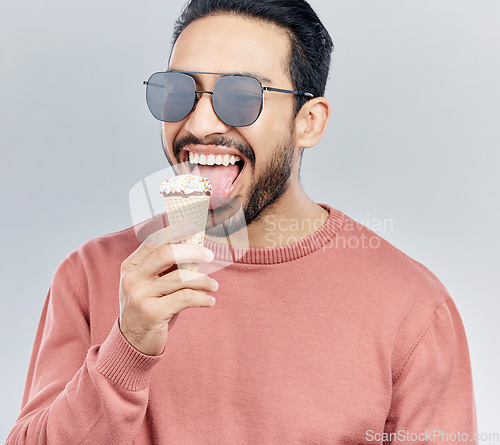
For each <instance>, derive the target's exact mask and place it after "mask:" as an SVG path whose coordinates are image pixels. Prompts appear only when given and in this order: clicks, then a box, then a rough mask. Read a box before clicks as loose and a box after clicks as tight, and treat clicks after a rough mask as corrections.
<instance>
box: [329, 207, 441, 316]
mask: <svg viewBox="0 0 500 445" xmlns="http://www.w3.org/2000/svg"><path fill="white" fill-rule="evenodd" d="M335 238H336V239H335V241H334V243H333V244H332V246H331V247H332V249H333V250H334V251H335V252H334V255H335V257H336V259H337V263H338V264H339V267H341V268H346V272H350V273H351V274H353V275H355V276H356V279H357V280H359V282H360V283H362V284H365V285H367V286H369V287H370V288H371V291H370V292H371V293H374V294H376V296H377V299H378V301H379V303H380V304H382V305H388V306H391V307H393V306H399V307H405V308H409V307H410V306H415V305H417V306H419V307H423V308H424V307H425V308H426V310H428V311H433V310H434V309H435V308H436V307H437V306H439V305H440V304H441V303H443V302H444V301H445V299H446V297H447V296H448V292H447V290H446V288H445V286H444V285H443V283H442V282H441V281H440V280H439V278H438V277H437V276H436V275H435V274H434V273H433V272H431V271H430V270H429V269H428V268H427V267H426V266H424V265H423V264H422V263H420V262H419V261H417V260H415V259H413V258H411V257H410V256H409V255H407V254H406V253H404V252H403V251H401V250H400V249H399V248H397V247H396V246H394V245H393V244H391V243H390V242H389V241H387V240H386V239H385V238H383V237H382V236H380V235H378V234H377V233H375V232H374V231H373V230H371V229H370V228H368V227H367V226H366V225H364V224H362V223H360V222H357V221H355V220H354V219H352V218H350V217H349V216H347V215H344V220H343V224H342V227H341V229H340V230H339V231H338V233H337V235H336V237H335ZM338 260H341V261H340V262H339V261H338Z"/></svg>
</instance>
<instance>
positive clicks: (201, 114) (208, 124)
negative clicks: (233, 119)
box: [185, 90, 231, 139]
mask: <svg viewBox="0 0 500 445" xmlns="http://www.w3.org/2000/svg"><path fill="white" fill-rule="evenodd" d="M198 94H199V95H201V97H200V99H199V100H198V101H197V103H196V105H195V107H194V110H193V111H192V112H191V114H190V115H189V116H188V119H187V121H186V123H185V127H186V130H187V131H189V132H190V133H192V134H193V135H194V136H196V137H197V138H199V139H203V138H206V137H207V136H210V135H212V134H222V133H227V132H228V131H229V130H230V129H231V127H230V126H229V125H226V124H225V123H224V122H222V121H221V119H220V118H219V116H217V114H215V111H214V107H213V105H212V95H213V93H212V92H211V91H205V90H199V91H198Z"/></svg>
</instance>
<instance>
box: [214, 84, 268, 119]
mask: <svg viewBox="0 0 500 445" xmlns="http://www.w3.org/2000/svg"><path fill="white" fill-rule="evenodd" d="M212 101H213V106H214V110H215V112H216V113H217V115H218V116H219V117H220V118H221V119H222V121H224V123H225V124H227V125H229V126H231V127H247V126H248V125H252V124H253V123H254V122H255V121H256V120H257V118H258V117H259V115H260V112H261V110H262V87H261V84H260V82H259V81H258V80H257V79H254V78H253V77H245V76H226V77H221V78H220V79H217V81H216V82H215V85H214V94H213V97H212Z"/></svg>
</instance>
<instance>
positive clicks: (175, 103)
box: [146, 73, 196, 122]
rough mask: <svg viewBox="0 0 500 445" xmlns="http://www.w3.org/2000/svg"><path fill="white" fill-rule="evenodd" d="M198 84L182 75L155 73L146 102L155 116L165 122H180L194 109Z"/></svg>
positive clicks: (149, 84)
mask: <svg viewBox="0 0 500 445" xmlns="http://www.w3.org/2000/svg"><path fill="white" fill-rule="evenodd" d="M195 90H196V84H195V81H194V79H193V78H192V77H190V76H188V75H186V74H182V73H155V74H153V75H152V76H151V77H150V78H149V80H148V84H147V88H146V102H147V104H148V107H149V110H150V111H151V113H152V114H153V116H154V117H155V118H156V119H158V120H160V121H163V122H179V121H181V120H182V119H184V118H185V117H186V116H187V115H188V114H189V113H190V112H191V110H192V109H193V105H194V101H195V97H196V92H195Z"/></svg>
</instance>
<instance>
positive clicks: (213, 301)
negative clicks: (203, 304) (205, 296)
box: [210, 297, 215, 306]
mask: <svg viewBox="0 0 500 445" xmlns="http://www.w3.org/2000/svg"><path fill="white" fill-rule="evenodd" d="M210 303H211V304H212V306H213V305H214V304H215V298H214V297H210Z"/></svg>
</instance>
